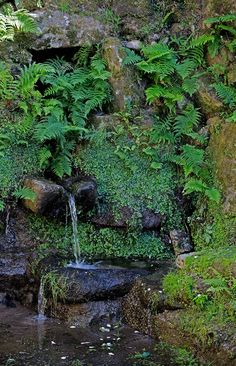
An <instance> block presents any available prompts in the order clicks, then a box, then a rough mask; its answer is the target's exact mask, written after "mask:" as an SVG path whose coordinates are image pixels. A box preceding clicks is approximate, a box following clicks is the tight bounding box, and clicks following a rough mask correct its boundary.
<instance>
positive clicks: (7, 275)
mask: <svg viewBox="0 0 236 366" xmlns="http://www.w3.org/2000/svg"><path fill="white" fill-rule="evenodd" d="M8 219H9V220H8V223H7V226H6V230H5V231H4V232H3V233H2V234H1V235H0V252H1V255H0V292H4V293H5V294H6V296H7V297H10V298H13V299H18V300H21V301H22V302H24V301H25V299H26V298H27V297H28V294H29V293H31V292H32V289H33V288H34V281H33V279H32V277H31V274H30V263H32V259H33V257H34V256H33V248H34V243H33V241H31V238H30V237H29V235H28V234H27V230H26V226H27V222H26V220H25V215H24V213H23V212H22V211H21V210H17V211H15V212H10V213H9V218H8ZM22 228H24V230H22Z"/></svg>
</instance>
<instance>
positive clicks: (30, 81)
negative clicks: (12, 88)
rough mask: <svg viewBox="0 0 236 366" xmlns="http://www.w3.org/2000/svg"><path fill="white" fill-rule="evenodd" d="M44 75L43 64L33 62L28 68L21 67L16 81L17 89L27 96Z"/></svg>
mask: <svg viewBox="0 0 236 366" xmlns="http://www.w3.org/2000/svg"><path fill="white" fill-rule="evenodd" d="M45 74H46V68H45V67H44V65H43V64H37V63H35V62H33V63H32V64H31V65H29V66H23V67H22V69H21V74H20V76H19V77H18V81H17V88H18V89H19V92H22V93H23V94H27V93H28V92H29V91H31V90H32V89H34V88H35V84H36V83H37V81H38V80H39V79H40V78H41V77H42V76H43V75H45Z"/></svg>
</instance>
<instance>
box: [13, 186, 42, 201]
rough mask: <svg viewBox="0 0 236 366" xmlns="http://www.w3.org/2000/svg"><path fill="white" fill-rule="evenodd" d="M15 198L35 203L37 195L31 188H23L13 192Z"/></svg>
mask: <svg viewBox="0 0 236 366" xmlns="http://www.w3.org/2000/svg"><path fill="white" fill-rule="evenodd" d="M13 196H15V197H16V198H19V199H24V200H30V201H34V200H35V198H36V193H35V192H34V191H32V189H30V188H27V187H23V188H20V189H17V190H16V191H15V192H13Z"/></svg>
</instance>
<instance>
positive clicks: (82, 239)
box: [29, 215, 171, 260]
mask: <svg viewBox="0 0 236 366" xmlns="http://www.w3.org/2000/svg"><path fill="white" fill-rule="evenodd" d="M29 227H30V234H31V235H32V236H33V237H34V238H35V240H37V241H38V242H39V243H40V245H39V247H38V253H39V258H41V257H44V256H45V255H47V254H48V252H49V251H50V250H51V251H54V249H57V250H59V252H60V253H61V254H62V255H64V256H65V258H66V259H67V260H68V258H69V257H72V256H73V254H72V243H71V240H72V231H71V226H70V225H69V224H68V225H67V226H65V225H64V224H61V225H59V224H58V222H52V221H49V220H47V219H44V218H39V217H35V216H34V215H31V216H29ZM78 235H79V243H80V248H81V253H82V255H83V256H86V257H88V258H90V257H92V258H95V259H96V258H114V257H123V258H124V257H125V258H134V257H144V258H156V259H165V258H168V257H170V256H171V253H170V251H169V250H168V249H167V248H166V246H165V245H164V244H163V243H162V241H161V239H160V238H159V237H156V236H155V235H154V234H149V233H142V234H141V233H140V232H138V231H132V230H130V231H129V232H125V231H123V230H121V229H110V228H102V229H98V228H95V227H94V225H92V224H89V223H80V224H79V226H78ZM70 251H71V252H70Z"/></svg>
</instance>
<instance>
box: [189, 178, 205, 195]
mask: <svg viewBox="0 0 236 366" xmlns="http://www.w3.org/2000/svg"><path fill="white" fill-rule="evenodd" d="M206 188H207V186H206V184H205V183H204V182H203V181H202V180H201V179H195V178H191V179H189V180H188V181H187V182H186V184H185V186H184V194H191V193H193V192H200V193H204V192H205V190H206Z"/></svg>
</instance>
